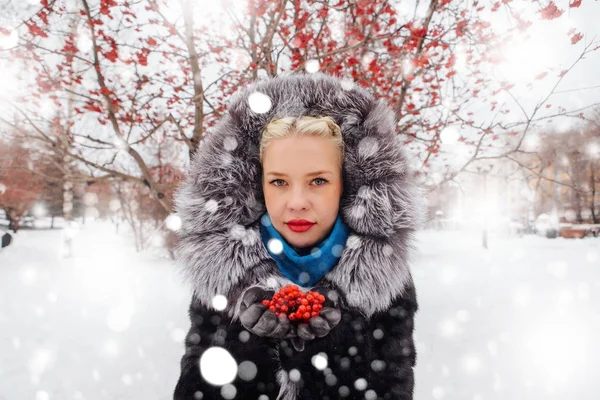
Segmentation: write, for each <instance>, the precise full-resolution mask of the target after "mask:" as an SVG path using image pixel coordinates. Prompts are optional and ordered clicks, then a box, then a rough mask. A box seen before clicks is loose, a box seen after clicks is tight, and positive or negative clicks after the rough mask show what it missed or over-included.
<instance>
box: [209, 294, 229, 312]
mask: <svg viewBox="0 0 600 400" xmlns="http://www.w3.org/2000/svg"><path fill="white" fill-rule="evenodd" d="M212 306H213V308H214V309H215V310H217V311H223V310H224V309H225V308H227V297H225V296H223V295H222V294H218V295H216V296H215V297H213V299H212Z"/></svg>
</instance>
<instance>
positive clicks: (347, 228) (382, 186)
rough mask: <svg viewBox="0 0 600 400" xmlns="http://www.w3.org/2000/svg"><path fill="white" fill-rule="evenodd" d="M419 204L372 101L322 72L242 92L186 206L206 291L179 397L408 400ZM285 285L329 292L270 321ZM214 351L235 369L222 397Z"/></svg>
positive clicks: (196, 174) (188, 254) (198, 286)
mask: <svg viewBox="0 0 600 400" xmlns="http://www.w3.org/2000/svg"><path fill="white" fill-rule="evenodd" d="M257 93H259V94H257ZM257 96H259V99H260V96H262V99H268V100H267V103H270V108H269V110H268V111H267V112H263V111H265V110H264V109H263V110H258V111H260V113H259V112H255V111H253V109H256V107H255V106H254V105H253V104H252V102H253V99H256V98H257ZM313 173H314V174H313ZM420 199H421V197H420V196H419V193H418V190H417V188H416V184H415V181H414V179H413V177H412V175H411V173H410V171H409V169H408V164H407V161H406V158H405V156H404V154H403V153H402V151H401V149H400V145H399V142H398V141H397V138H396V135H395V119H394V114H393V112H392V111H391V110H390V109H389V107H388V106H387V105H386V104H384V103H383V102H378V101H376V100H375V99H374V98H373V97H372V96H371V95H370V94H369V93H368V92H367V91H366V90H364V89H362V88H359V87H348V85H347V84H346V83H345V82H342V81H340V80H339V79H337V78H334V77H331V76H327V75H324V74H321V73H318V74H313V75H288V76H285V77H277V78H273V79H269V80H266V81H261V82H258V83H255V84H253V85H252V86H249V87H247V88H245V89H243V90H241V91H240V92H238V93H237V94H236V95H235V96H234V98H233V99H232V100H231V103H230V105H229V112H228V114H227V115H226V116H225V117H224V118H223V119H222V120H221V121H220V122H219V124H218V125H217V126H216V127H215V128H214V129H213V130H212V132H211V133H210V134H209V135H208V136H207V137H206V138H205V139H204V141H203V143H202V145H201V146H200V148H199V150H198V151H197V153H196V156H195V157H194V159H193V161H192V164H191V166H190V169H189V174H188V176H187V178H186V181H185V182H184V184H183V185H182V187H181V188H180V190H179V191H178V193H177V195H176V208H177V212H178V214H179V216H180V217H181V219H182V228H181V231H180V238H181V242H180V245H179V247H178V250H177V257H178V261H179V263H180V264H181V265H182V266H183V269H184V271H185V274H186V277H187V278H188V281H189V282H190V283H191V284H192V286H193V289H194V290H193V292H194V293H193V296H192V302H191V305H190V310H189V313H190V318H191V329H190V331H189V333H188V335H187V337H186V340H185V345H186V352H185V355H184V356H183V358H182V360H181V376H180V378H179V381H178V383H177V386H176V389H175V396H174V398H175V399H176V400H195V399H220V398H228V399H231V398H237V399H261V400H262V399H285V400H304V399H337V398H347V399H364V398H367V399H402V400H407V399H412V398H413V397H412V396H413V388H414V378H413V376H414V375H413V367H414V365H415V361H416V354H415V346H414V341H413V330H414V327H413V324H414V315H415V312H416V311H417V308H418V306H417V299H416V293H415V288H414V284H413V280H412V277H411V274H410V271H409V266H408V263H409V258H410V257H409V256H410V249H411V240H412V234H413V232H414V229H415V227H416V224H417V223H418V222H419V220H420V216H421V210H422V207H421V203H420ZM294 222H296V224H294ZM307 223H308V226H306V225H305V226H302V225H303V224H307ZM287 284H296V285H298V286H299V287H300V289H302V290H303V291H308V290H309V289H311V290H314V291H318V292H319V293H321V294H323V295H324V296H325V297H326V302H325V304H324V306H325V307H324V308H323V310H321V314H320V315H319V316H318V317H315V318H313V319H311V321H310V322H309V323H302V324H298V323H296V322H290V321H289V320H288V319H287V318H283V317H281V316H280V317H276V316H275V314H274V313H273V312H272V311H270V310H268V309H267V307H266V306H265V305H263V304H262V300H264V299H269V298H271V296H272V295H273V293H275V292H277V291H279V290H280V289H281V288H282V287H283V286H285V285H287ZM225 300H226V301H225ZM212 347H221V348H225V349H226V350H227V351H228V352H229V354H230V355H231V356H232V357H233V359H234V360H235V362H236V363H237V364H238V365H239V370H238V374H237V376H235V379H234V380H233V381H231V383H229V384H227V385H225V386H219V385H213V384H211V382H209V381H210V379H209V380H208V381H207V379H205V378H206V377H207V375H208V374H209V373H212V372H215V371H208V368H209V367H207V366H206V364H203V363H201V362H200V360H201V359H202V356H203V354H204V352H205V351H206V350H207V349H209V348H212ZM202 365H204V366H203V367H201V366H202ZM214 368H219V367H218V366H217V365H215V366H214ZM201 369H202V370H201ZM212 383H215V382H212Z"/></svg>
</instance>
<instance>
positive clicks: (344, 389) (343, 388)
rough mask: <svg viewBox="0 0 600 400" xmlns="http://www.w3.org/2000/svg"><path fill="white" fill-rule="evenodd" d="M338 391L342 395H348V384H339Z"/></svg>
mask: <svg viewBox="0 0 600 400" xmlns="http://www.w3.org/2000/svg"><path fill="white" fill-rule="evenodd" d="M338 393H339V394H340V396H342V397H348V396H349V395H350V388H349V387H348V386H340V388H339V389H338Z"/></svg>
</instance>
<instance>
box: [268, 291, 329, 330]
mask: <svg viewBox="0 0 600 400" xmlns="http://www.w3.org/2000/svg"><path fill="white" fill-rule="evenodd" d="M262 303H263V304H264V305H265V306H266V307H268V308H269V310H271V311H273V312H274V313H275V314H277V316H280V315H282V314H283V315H286V316H287V317H288V319H289V320H290V321H301V322H308V321H309V320H310V319H311V318H312V317H316V316H318V315H319V313H320V311H321V310H322V309H323V303H325V296H323V295H322V294H320V293H317V292H313V291H309V292H308V293H304V292H302V291H301V290H300V289H299V288H298V286H296V285H286V286H284V287H283V288H281V290H280V291H279V292H276V293H275V294H274V295H273V298H272V299H271V300H263V302H262Z"/></svg>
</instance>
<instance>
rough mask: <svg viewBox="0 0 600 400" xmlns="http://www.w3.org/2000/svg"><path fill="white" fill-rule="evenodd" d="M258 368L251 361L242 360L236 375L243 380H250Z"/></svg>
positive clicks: (254, 376)
mask: <svg viewBox="0 0 600 400" xmlns="http://www.w3.org/2000/svg"><path fill="white" fill-rule="evenodd" d="M257 372H258V368H256V364H254V363H253V362H252V361H242V362H241V363H240V365H239V366H238V375H239V377H240V378H241V379H243V380H245V381H251V380H253V379H254V378H256V374H257Z"/></svg>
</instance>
